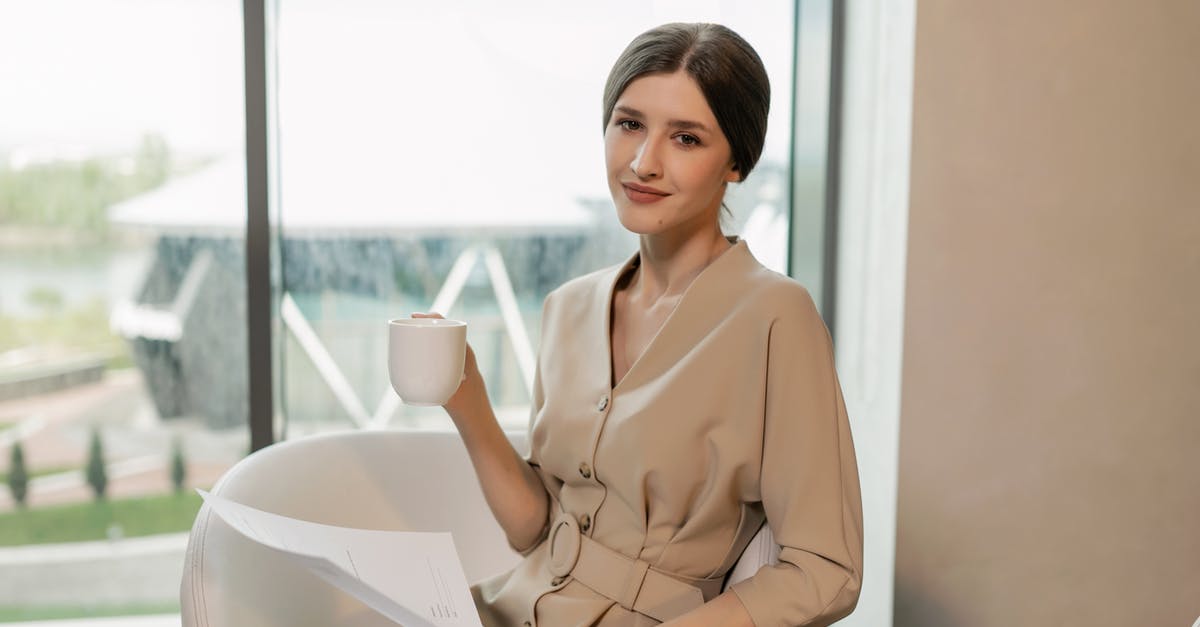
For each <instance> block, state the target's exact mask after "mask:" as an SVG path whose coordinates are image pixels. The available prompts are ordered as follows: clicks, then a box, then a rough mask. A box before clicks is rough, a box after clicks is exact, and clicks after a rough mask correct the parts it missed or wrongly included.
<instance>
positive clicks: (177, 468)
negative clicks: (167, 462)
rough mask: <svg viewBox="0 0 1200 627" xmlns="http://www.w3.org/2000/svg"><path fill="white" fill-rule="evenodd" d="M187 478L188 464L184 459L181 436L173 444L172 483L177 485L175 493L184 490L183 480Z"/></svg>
mask: <svg viewBox="0 0 1200 627" xmlns="http://www.w3.org/2000/svg"><path fill="white" fill-rule="evenodd" d="M186 479H187V464H185V463H184V460H183V445H182V444H181V443H180V442H179V438H175V443H174V444H173V445H172V446H171V484H172V485H174V486H175V494H180V493H182V492H183V482H184V481H185V480H186Z"/></svg>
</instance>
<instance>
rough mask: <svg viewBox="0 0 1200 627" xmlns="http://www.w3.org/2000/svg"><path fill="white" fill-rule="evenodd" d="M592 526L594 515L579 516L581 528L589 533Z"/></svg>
mask: <svg viewBox="0 0 1200 627" xmlns="http://www.w3.org/2000/svg"><path fill="white" fill-rule="evenodd" d="M591 528H592V517H591V516H588V515H587V514H584V515H583V516H580V517H579V530H580V531H582V532H584V533H587V530H588V529H591Z"/></svg>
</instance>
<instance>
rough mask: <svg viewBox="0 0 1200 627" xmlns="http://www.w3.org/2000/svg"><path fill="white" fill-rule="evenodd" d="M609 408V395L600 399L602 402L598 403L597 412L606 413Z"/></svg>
mask: <svg viewBox="0 0 1200 627" xmlns="http://www.w3.org/2000/svg"><path fill="white" fill-rule="evenodd" d="M606 407H608V395H607V394H606V395H604V396H601V397H600V402H598V403H596V411H604V409H605V408H606Z"/></svg>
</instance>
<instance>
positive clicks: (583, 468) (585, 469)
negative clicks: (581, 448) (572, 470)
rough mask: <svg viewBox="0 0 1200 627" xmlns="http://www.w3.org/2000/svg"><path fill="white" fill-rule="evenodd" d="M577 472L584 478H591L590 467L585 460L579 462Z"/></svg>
mask: <svg viewBox="0 0 1200 627" xmlns="http://www.w3.org/2000/svg"><path fill="white" fill-rule="evenodd" d="M579 474H580V475H582V476H583V478H584V479H591V478H592V467H591V466H588V465H587V462H584V463H582V464H579Z"/></svg>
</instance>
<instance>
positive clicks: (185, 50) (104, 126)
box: [0, 0, 248, 624]
mask: <svg viewBox="0 0 1200 627" xmlns="http://www.w3.org/2000/svg"><path fill="white" fill-rule="evenodd" d="M241 68H242V55H241V4H240V3H239V2H234V1H230V0H204V1H197V0H106V1H97V0H47V1H39V2H15V1H7V0H0V85H3V86H4V87H3V89H4V97H3V98H0V242H2V243H0V472H3V473H4V479H5V480H4V482H3V484H4V485H3V486H0V572H2V573H3V575H2V577H3V581H4V585H0V621H13V620H33V619H41V618H65V617H74V616H105V615H129V614H177V613H178V611H179V608H178V604H179V600H178V599H179V579H180V575H181V573H182V566H183V552H184V548H185V546H186V542H187V536H186V532H187V530H188V529H189V528H190V527H191V523H192V519H193V518H194V516H195V513H196V511H197V510H198V509H199V501H198V497H197V496H195V495H194V494H192V493H191V492H192V491H191V488H192V487H210V486H211V485H212V483H213V482H214V481H215V479H216V478H217V477H218V476H219V475H220V473H222V472H223V471H224V470H225V469H226V468H228V467H229V466H230V465H231V464H232V463H233V462H235V461H236V460H237V459H239V458H240V457H242V456H243V455H244V454H245V451H246V447H247V443H248V438H247V429H246V409H245V406H246V399H245V388H246V382H245V363H246V355H245V342H246V340H245V322H244V314H242V313H241V311H242V310H243V309H244V306H243V305H242V300H243V296H242V295H243V292H244V279H243V276H244V273H245V271H244V262H243V254H242V244H241V239H242V235H243V224H244V222H245V218H244V215H245V200H244V191H243V189H244V184H243V182H242V181H243V178H244V177H243V175H242V171H243V169H244V166H243V158H242V156H241V155H242V152H243V151H242V148H241V146H242V135H243V122H242V120H243V114H242V109H243V107H242V69H241ZM96 443H99V445H98V446H96ZM93 461H94V462H95V463H92V462H93ZM177 485H178V492H177ZM99 488H102V494H103V495H104V498H103V499H100V498H97V496H96V492H97V491H100V490H98V489H99ZM22 502H23V503H22ZM175 621H176V623H175V624H178V618H175Z"/></svg>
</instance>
